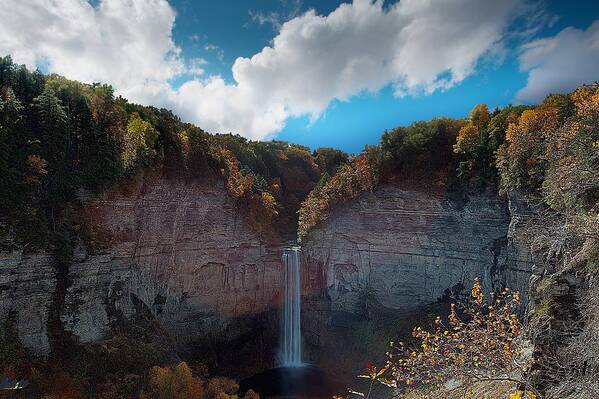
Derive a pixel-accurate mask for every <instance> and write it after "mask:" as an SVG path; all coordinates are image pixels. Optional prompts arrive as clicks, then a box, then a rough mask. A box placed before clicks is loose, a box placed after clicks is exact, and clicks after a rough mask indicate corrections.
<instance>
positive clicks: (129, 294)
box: [63, 179, 281, 343]
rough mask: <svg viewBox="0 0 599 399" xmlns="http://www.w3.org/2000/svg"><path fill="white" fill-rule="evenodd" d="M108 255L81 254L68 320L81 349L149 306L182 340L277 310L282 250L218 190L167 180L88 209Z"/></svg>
mask: <svg viewBox="0 0 599 399" xmlns="http://www.w3.org/2000/svg"><path fill="white" fill-rule="evenodd" d="M87 207H88V210H89V211H90V214H91V215H92V220H91V226H92V227H93V228H94V229H95V230H96V231H97V233H96V234H99V235H101V236H103V237H108V239H107V241H109V245H108V247H107V248H106V249H105V250H104V251H100V252H98V253H94V254H87V253H86V252H85V251H81V252H80V253H78V254H76V261H75V263H74V264H73V265H72V266H71V267H70V276H71V278H72V281H73V283H72V285H71V286H70V287H69V289H68V291H67V295H66V308H67V311H66V312H65V313H64V316H63V323H64V326H65V328H66V329H67V330H69V331H71V332H72V333H74V334H75V335H76V336H78V337H79V339H80V340H81V341H83V342H87V341H95V340H98V339H101V338H102V337H103V336H104V335H105V334H106V332H107V331H108V329H109V326H110V324H111V322H113V321H114V320H113V319H115V318H119V317H125V318H127V317H130V316H131V315H132V314H133V313H134V312H135V311H136V310H135V309H136V302H139V301H141V303H143V304H144V306H147V307H148V308H149V310H150V311H151V312H152V314H153V315H155V317H156V318H157V320H158V321H159V322H160V323H161V325H162V326H163V327H165V328H166V329H167V330H168V331H169V333H170V335H171V336H172V337H173V338H174V339H175V341H176V342H183V343H185V342H190V341H192V340H193V339H194V338H196V337H197V336H198V334H201V333H202V332H204V333H205V332H211V333H218V332H221V330H224V329H226V327H227V323H228V321H229V320H231V319H234V318H237V317H242V316H244V315H247V314H256V313H259V312H263V311H267V310H268V309H270V308H272V307H274V306H277V302H278V297H279V286H280V280H279V275H280V267H281V266H280V256H279V254H280V251H279V250H278V248H274V247H269V246H267V245H265V244H264V243H262V242H261V241H260V240H259V239H258V238H257V236H256V235H255V234H254V233H253V232H252V231H251V230H250V229H249V227H248V226H247V225H246V224H245V223H244V221H243V220H242V219H241V217H240V215H239V214H238V212H237V211H236V209H235V205H234V202H233V200H232V199H230V198H229V196H228V195H227V193H226V191H225V189H224V188H223V187H222V186H220V185H216V186H202V185H199V184H184V183H183V182H180V181H168V180H165V179H161V180H158V181H156V182H152V183H151V184H147V185H142V187H140V191H139V192H138V193H135V194H133V195H127V196H122V195H117V196H114V197H109V198H105V199H100V200H94V201H92V202H90V203H88V204H87Z"/></svg>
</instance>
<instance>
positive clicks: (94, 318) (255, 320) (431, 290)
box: [0, 174, 532, 375]
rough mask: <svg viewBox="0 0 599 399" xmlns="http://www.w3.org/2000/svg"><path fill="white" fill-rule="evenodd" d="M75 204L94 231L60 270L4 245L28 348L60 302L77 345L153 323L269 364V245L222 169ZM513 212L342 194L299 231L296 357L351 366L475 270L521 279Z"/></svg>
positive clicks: (6, 276)
mask: <svg viewBox="0 0 599 399" xmlns="http://www.w3.org/2000/svg"><path fill="white" fill-rule="evenodd" d="M83 202H84V204H85V205H84V210H85V212H84V213H85V215H86V220H87V222H86V224H85V225H83V226H81V229H82V231H87V232H86V235H87V237H88V240H87V242H88V243H89V242H91V243H93V245H88V246H86V245H84V244H83V241H80V242H79V244H78V245H77V248H76V250H75V252H74V258H73V261H72V263H71V264H70V265H69V268H68V274H67V276H66V277H65V276H62V277H61V275H60V274H58V273H57V272H56V270H55V268H54V267H53V266H52V257H51V256H49V255H48V254H45V253H35V254H25V253H24V252H23V251H22V250H21V249H19V250H12V251H4V252H2V266H1V267H0V278H1V279H2V280H1V285H0V316H2V317H3V318H4V317H6V316H7V315H9V314H10V315H12V317H13V318H14V319H15V320H16V325H17V329H18V333H19V336H20V338H21V340H22V341H23V343H24V344H25V345H26V346H27V347H28V348H29V349H31V350H32V351H33V352H34V353H35V354H38V355H47V354H48V353H49V351H50V350H51V348H52V342H51V341H52V339H51V338H49V335H51V334H48V331H49V330H48V326H49V320H50V319H51V317H50V313H51V312H52V311H56V307H57V306H58V307H59V309H58V314H59V315H60V318H59V320H60V324H61V328H62V329H63V330H64V331H65V332H66V333H68V334H69V335H70V336H71V337H72V338H74V340H75V341H76V342H79V343H93V342H101V341H102V340H105V339H109V338H110V337H111V336H114V334H117V333H119V332H122V331H126V330H131V329H138V330H140V329H141V330H143V329H148V328H149V327H148V326H149V325H151V326H152V328H154V329H155V330H156V331H158V333H157V334H161V335H162V339H166V340H168V341H169V342H171V343H172V345H173V347H174V348H177V349H178V352H179V353H184V354H185V356H191V357H197V358H201V360H203V361H209V362H211V363H212V364H214V365H216V367H218V368H219V370H225V371H229V372H232V373H236V374H242V375H248V374H249V373H252V372H255V371H257V370H260V369H263V368H265V367H270V366H272V365H273V362H274V359H275V353H276V350H277V342H278V310H277V309H278V308H279V306H280V298H281V296H280V289H281V264H280V254H281V248H280V246H279V245H276V244H269V243H265V242H263V241H261V240H260V238H258V236H257V235H256V234H255V233H254V232H253V231H252V230H251V229H250V228H249V227H248V225H247V224H246V223H245V222H244V220H243V218H242V217H241V216H240V213H239V212H238V210H237V209H236V206H235V202H234V201H233V200H232V199H231V198H230V197H229V196H228V194H227V192H226V190H225V188H224V187H223V186H222V184H221V183H215V184H204V183H200V182H184V181H182V180H178V179H167V178H165V177H159V176H153V175H150V174H148V175H147V176H145V177H144V178H143V179H142V180H141V181H140V182H138V183H137V184H135V185H134V186H133V187H129V188H128V189H127V190H121V191H119V190H113V191H111V192H109V193H106V194H105V195H103V196H101V197H92V198H87V199H83ZM512 212H515V208H514V209H512ZM510 223H511V226H510ZM517 224H518V218H517V217H512V216H511V215H510V211H509V209H508V207H507V202H506V201H505V200H504V199H500V198H498V197H497V196H495V195H493V194H476V195H470V196H468V197H466V198H455V197H454V196H452V195H449V194H447V193H443V192H441V193H440V192H429V191H424V190H409V189H402V188H400V187H398V186H393V185H386V186H382V187H380V188H379V189H378V190H377V191H376V192H374V193H365V194H363V195H362V196H360V197H359V198H358V199H357V200H355V201H353V202H351V203H349V204H347V205H346V206H343V207H341V208H339V209H338V210H337V211H335V212H334V213H333V214H332V215H331V217H330V218H329V219H328V220H326V221H325V222H324V223H322V224H321V225H320V226H319V227H318V228H317V229H315V230H314V231H313V232H311V234H310V235H309V236H308V237H307V238H306V239H305V240H304V242H303V243H302V246H303V255H302V256H303V260H302V262H303V265H302V269H303V283H302V287H303V293H304V307H303V328H304V340H305V348H306V352H307V357H308V358H309V359H310V360H312V361H314V362H316V363H319V364H322V365H323V366H324V367H325V368H326V367H329V366H330V367H334V363H336V362H339V361H341V359H346V360H345V361H346V363H347V365H346V366H344V367H347V369H348V370H349V369H352V367H355V366H356V365H358V366H361V365H362V363H361V361H362V360H363V359H362V358H363V357H365V356H370V355H372V354H373V353H377V351H378V348H379V346H377V345H386V344H387V341H388V339H389V338H390V336H392V335H394V334H397V333H398V331H399V332H401V331H402V329H404V328H411V325H412V323H413V322H415V320H414V319H413V317H414V315H416V317H418V314H419V312H420V311H421V310H422V309H427V308H430V306H431V305H434V304H438V303H440V302H443V301H444V300H445V299H447V298H448V297H449V296H450V295H453V294H455V295H460V294H461V293H462V290H463V289H464V288H465V289H466V290H467V289H468V288H469V286H470V284H471V282H472V279H473V278H474V277H476V276H478V277H480V278H481V280H482V282H483V286H484V287H485V288H486V289H488V290H492V289H498V288H499V287H502V286H509V287H511V288H514V289H519V290H521V291H522V292H526V291H527V290H526V287H527V284H528V279H529V277H530V273H531V265H532V259H531V258H530V255H529V252H528V251H527V249H526V248H527V247H526V246H524V245H523V244H522V245H520V244H519V242H518V240H517V234H516V235H514V236H512V234H513V233H515V232H516V231H517ZM85 226H89V230H86V228H85ZM61 278H63V279H65V278H66V281H62V284H57V282H58V279H61ZM59 287H64V289H63V291H62V292H58V290H59ZM57 292H58V293H59V295H58V296H57V295H56V294H57ZM142 321H143V323H142ZM148 322H150V324H149V325H148V324H147V323H148ZM144 323H145V324H144ZM406 331H407V330H406ZM404 332H405V331H404ZM374 341H376V342H374ZM339 342H346V343H347V345H345V346H344V347H343V348H342V349H339V344H338V343H339ZM346 352H347V353H346ZM380 353H384V351H382V352H380ZM358 361H359V363H358Z"/></svg>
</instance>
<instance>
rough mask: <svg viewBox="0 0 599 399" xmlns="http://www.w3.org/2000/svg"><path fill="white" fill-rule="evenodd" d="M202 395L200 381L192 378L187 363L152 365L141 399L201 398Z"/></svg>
mask: <svg viewBox="0 0 599 399" xmlns="http://www.w3.org/2000/svg"><path fill="white" fill-rule="evenodd" d="M203 397H204V386H203V384H202V381H201V380H199V379H198V378H194V377H193V375H192V372H191V369H190V368H189V366H187V363H185V362H181V363H179V364H178V365H176V366H175V367H173V368H171V367H153V368H152V369H151V370H150V383H149V388H148V390H147V391H145V392H143V393H142V395H141V398H142V399H201V398H203Z"/></svg>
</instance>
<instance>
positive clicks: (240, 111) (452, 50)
mask: <svg viewBox="0 0 599 399" xmlns="http://www.w3.org/2000/svg"><path fill="white" fill-rule="evenodd" d="M7 1H8V2H9V3H10V4H8V5H6V6H4V7H2V11H0V20H2V21H3V22H6V21H8V23H4V24H3V25H0V52H8V53H11V54H12V55H13V56H14V58H15V60H16V61H18V62H25V63H27V64H28V65H33V64H35V63H40V62H43V63H46V64H47V66H48V69H49V70H50V71H52V72H57V73H60V74H63V75H65V76H67V77H69V78H73V79H79V80H83V81H87V82H90V81H98V80H101V81H105V82H108V83H111V84H113V85H114V86H115V87H116V89H117V92H118V93H119V94H123V95H125V96H127V97H129V98H131V99H132V100H134V101H139V102H143V103H149V104H153V105H157V106H165V107H170V108H172V109H174V110H175V111H176V112H177V113H179V114H180V115H181V117H182V118H183V119H185V120H188V121H192V122H195V123H197V124H199V125H200V126H202V127H203V128H204V129H206V130H209V131H212V132H228V131H233V132H238V133H240V134H242V135H244V136H246V137H251V138H254V139H261V138H265V137H268V136H269V135H272V134H274V133H276V132H278V131H280V130H281V129H282V128H283V127H284V124H285V121H286V119H288V118H289V117H294V116H301V115H309V116H310V117H311V118H312V119H315V118H318V117H319V116H320V115H321V114H322V112H323V111H324V110H325V109H326V108H327V106H328V105H329V104H330V103H331V101H333V100H335V99H337V100H341V101H344V100H348V99H350V98H351V97H352V96H355V95H357V94H359V93H362V92H365V91H368V92H377V91H378V90H380V89H381V88H382V87H384V86H386V85H388V84H392V85H393V87H394V88H395V93H396V95H398V96H402V95H413V94H427V93H432V92H434V91H435V90H443V89H447V88H450V87H452V86H454V85H456V84H459V83H460V82H461V81H463V80H464V79H465V78H466V77H468V76H469V75H470V74H472V73H473V72H474V70H475V68H476V65H477V63H478V62H479V61H480V60H481V58H483V57H484V56H485V55H488V54H489V52H492V51H497V50H498V49H501V43H502V39H503V38H504V35H505V34H506V31H507V28H508V25H509V24H510V21H511V20H512V18H513V17H514V15H516V14H518V13H519V12H521V11H522V10H521V9H522V3H521V2H520V1H519V0H504V1H500V2H499V1H497V2H489V1H480V0H444V1H430V0H429V1H424V0H402V1H400V2H397V3H395V4H392V5H388V6H385V5H384V4H383V1H381V0H379V1H375V2H373V1H371V0H354V2H353V3H351V4H342V5H340V6H339V7H338V8H337V9H335V10H334V11H333V12H331V13H330V14H329V15H325V16H323V15H317V14H316V12H314V11H308V12H306V13H304V14H302V15H300V16H297V17H295V18H292V19H291V20H289V21H287V22H285V23H284V24H283V25H281V27H280V28H279V30H278V33H277V35H276V37H275V38H274V39H273V41H272V44H271V45H270V46H268V47H265V48H264V49H263V50H262V51H260V52H259V53H257V54H255V55H254V56H252V57H249V58H243V57H240V58H238V59H237V60H236V61H235V63H234V65H233V67H232V74H233V78H234V81H233V82H231V83H227V82H226V81H225V80H224V79H223V78H222V77H220V76H208V77H204V75H201V76H195V77H194V78H192V79H190V80H188V81H187V82H185V83H184V84H182V85H181V86H180V87H178V88H176V89H175V88H173V87H172V86H170V85H169V83H168V81H169V80H170V79H172V78H173V77H175V76H177V75H179V74H181V73H183V72H190V71H191V73H193V72H194V71H195V72H197V73H195V75H200V73H201V72H203V68H202V66H201V65H202V64H201V62H199V61H196V62H194V63H191V64H190V63H188V65H187V66H186V63H185V62H184V61H183V59H182V57H181V51H180V49H179V48H178V47H177V46H176V45H175V44H174V42H173V40H172V37H171V32H172V28H173V24H174V20H175V12H174V10H173V9H172V8H171V7H170V6H169V4H168V3H167V2H166V1H165V0H126V1H122V0H101V1H100V3H99V5H98V6H97V7H93V6H91V5H90V4H89V3H87V2H86V1H84V0H63V1H58V0H54V1H51V2H46V1H43V0H25V1H24V0H7ZM9 10H10V11H9ZM2 13H3V14H2ZM206 46H210V45H209V44H206ZM211 49H212V51H217V50H218V48H216V47H211Z"/></svg>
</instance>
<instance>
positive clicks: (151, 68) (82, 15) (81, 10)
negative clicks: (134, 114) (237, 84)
mask: <svg viewBox="0 0 599 399" xmlns="http://www.w3.org/2000/svg"><path fill="white" fill-rule="evenodd" d="M0 21H2V23H1V24H0V53H9V54H11V55H12V56H13V59H14V61H15V62H17V63H25V64H26V65H27V66H29V67H31V68H34V67H35V66H36V65H37V64H46V65H47V67H48V70H49V71H50V72H57V73H59V74H62V75H65V76H67V77H69V78H71V79H77V80H81V81H85V82H94V81H103V82H109V83H111V84H113V85H114V86H115V87H116V88H117V89H118V91H119V92H120V93H121V94H123V95H128V94H129V93H130V92H131V91H132V90H135V89H136V88H138V87H143V86H144V85H147V84H156V83H158V82H165V81H167V80H169V79H171V78H173V77H175V76H176V75H178V74H179V73H181V72H182V71H183V70H184V64H183V62H182V61H181V58H180V49H179V48H178V47H177V46H176V45H175V44H174V42H173V40H172V37H171V32H172V27H173V23H174V21H175V12H174V10H173V9H172V8H171V7H170V6H169V4H168V3H167V2H166V1H164V0H125V1H123V0H103V1H101V2H100V4H99V5H98V6H97V7H93V6H92V5H90V4H89V3H88V2H87V1H84V0H52V1H49V0H4V1H3V4H2V7H0Z"/></svg>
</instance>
